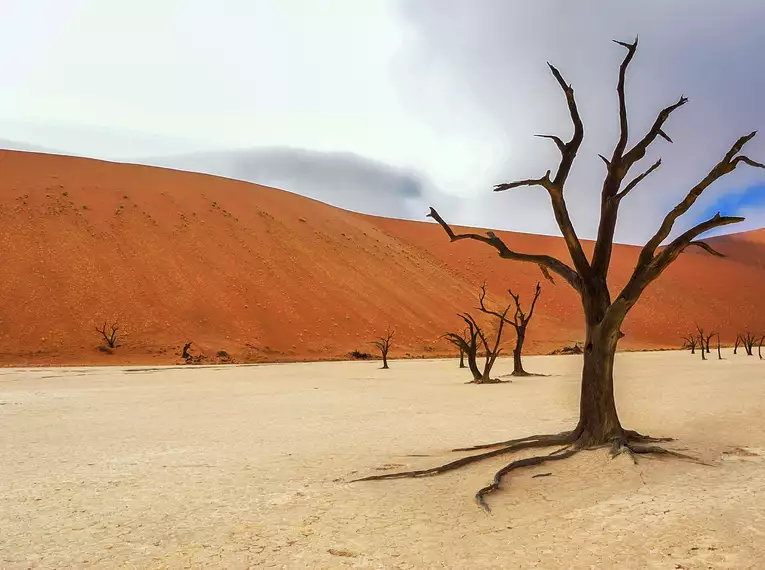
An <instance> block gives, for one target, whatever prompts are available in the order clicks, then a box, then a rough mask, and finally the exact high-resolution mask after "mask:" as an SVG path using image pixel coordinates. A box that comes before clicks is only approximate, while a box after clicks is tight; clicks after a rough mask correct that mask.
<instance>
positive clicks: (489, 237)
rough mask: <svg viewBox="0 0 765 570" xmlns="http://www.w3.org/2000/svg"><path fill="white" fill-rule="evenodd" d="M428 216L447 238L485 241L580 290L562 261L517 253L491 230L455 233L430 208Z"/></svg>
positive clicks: (577, 280)
mask: <svg viewBox="0 0 765 570" xmlns="http://www.w3.org/2000/svg"><path fill="white" fill-rule="evenodd" d="M428 217H429V218H433V219H434V220H436V221H437V222H438V223H439V224H440V225H441V227H442V228H443V229H444V231H445V232H446V234H447V235H448V236H449V239H450V240H451V241H453V242H454V241H458V240H463V239H471V240H476V241H480V242H483V243H486V244H488V245H490V246H492V247H493V248H494V249H496V250H497V251H498V252H499V256H500V257H502V258H503V259H512V260H515V261H525V262H529V263H536V264H537V265H538V266H539V267H540V269H541V268H544V269H543V270H542V273H543V274H544V273H545V270H549V271H552V272H554V273H557V274H558V275H560V276H561V277H563V279H565V280H566V282H567V283H568V284H569V285H571V287H573V288H574V289H575V290H576V291H579V290H580V287H581V285H580V278H579V276H578V275H577V273H576V271H574V270H573V269H572V268H571V267H569V266H568V265H566V264H565V263H563V262H562V261H560V260H558V259H556V258H554V257H551V256H549V255H533V254H528V253H518V252H516V251H513V250H511V249H510V248H509V247H507V245H505V243H504V242H503V241H502V240H501V239H500V238H498V237H497V236H496V235H495V234H494V233H493V232H487V233H486V235H485V236H482V235H480V234H472V233H468V234H455V233H454V230H452V228H451V227H450V226H449V224H447V223H446V222H445V221H444V219H443V218H442V217H441V216H440V215H439V213H438V212H437V211H436V210H435V209H434V208H431V209H430V213H429V214H428ZM545 278H548V279H549V272H548V273H547V275H545Z"/></svg>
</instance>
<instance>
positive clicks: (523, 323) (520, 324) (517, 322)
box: [507, 283, 542, 376]
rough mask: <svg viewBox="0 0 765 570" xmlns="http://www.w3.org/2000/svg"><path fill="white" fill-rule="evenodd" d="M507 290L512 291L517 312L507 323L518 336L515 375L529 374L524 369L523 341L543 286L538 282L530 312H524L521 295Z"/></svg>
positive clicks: (514, 365)
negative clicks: (522, 359)
mask: <svg viewBox="0 0 765 570" xmlns="http://www.w3.org/2000/svg"><path fill="white" fill-rule="evenodd" d="M507 292H508V293H510V296H511V297H512V298H513V303H515V314H514V315H513V318H512V320H510V319H507V323H508V324H510V325H511V326H512V327H513V328H514V329H515V337H516V341H515V348H514V349H513V376H529V373H528V372H526V371H525V370H524V369H523V362H522V361H521V354H522V352H523V342H524V341H525V340H526V327H528V326H529V321H531V317H533V316H534V307H535V306H536V304H537V299H539V294H540V293H541V292H542V287H541V286H540V284H539V283H537V287H536V289H535V290H534V297H533V298H532V299H531V305H530V307H529V312H528V314H526V313H524V312H523V309H521V301H520V296H519V295H516V294H515V293H513V292H512V290H510V289H508V290H507Z"/></svg>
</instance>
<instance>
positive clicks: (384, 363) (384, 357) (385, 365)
mask: <svg viewBox="0 0 765 570" xmlns="http://www.w3.org/2000/svg"><path fill="white" fill-rule="evenodd" d="M382 357H383V365H382V367H383V370H388V369H389V368H388V353H387V352H383V355H382Z"/></svg>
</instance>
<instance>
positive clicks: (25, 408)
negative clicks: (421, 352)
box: [0, 352, 765, 570]
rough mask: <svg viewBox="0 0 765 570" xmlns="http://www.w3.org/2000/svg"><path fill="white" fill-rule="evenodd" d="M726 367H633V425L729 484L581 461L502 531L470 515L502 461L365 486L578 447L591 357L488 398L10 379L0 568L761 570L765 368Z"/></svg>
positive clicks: (355, 389) (693, 470) (628, 383)
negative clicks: (532, 442)
mask: <svg viewBox="0 0 765 570" xmlns="http://www.w3.org/2000/svg"><path fill="white" fill-rule="evenodd" d="M725 357H726V359H725V360H722V361H718V360H716V359H714V360H709V361H707V362H701V360H700V359H698V358H697V357H692V356H690V355H689V354H687V353H672V352H664V353H641V354H637V353H635V354H619V355H618V356H617V364H616V368H617V386H616V392H617V402H618V406H619V410H620V414H621V417H622V421H623V423H624V424H625V426H627V427H631V428H635V429H638V430H640V431H642V432H644V433H651V434H653V435H657V436H674V437H677V438H679V440H678V441H677V442H676V443H675V444H673V445H674V446H675V448H687V450H688V452H690V453H694V454H697V455H698V456H699V457H701V458H703V459H704V460H706V461H708V462H711V463H713V464H714V466H712V467H705V466H701V465H696V464H692V463H687V462H682V461H678V460H659V459H641V460H640V461H639V463H638V465H633V464H632V462H631V461H630V460H629V458H627V457H626V456H620V457H618V458H616V459H613V460H612V459H610V457H609V455H608V453H607V451H606V450H598V451H591V452H585V453H580V454H578V455H576V456H574V457H573V458H571V459H568V460H566V461H561V462H557V463H554V464H550V465H544V466H540V467H538V468H533V469H529V470H527V471H521V472H518V473H516V474H514V475H511V476H510V477H508V479H507V480H506V481H505V483H504V486H503V488H502V490H501V491H499V492H497V493H495V494H493V495H491V496H490V497H489V499H488V501H489V503H490V505H491V507H492V513H491V514H490V515H487V514H485V513H484V512H483V511H481V510H480V509H479V508H478V507H477V506H476V504H475V503H474V502H473V501H472V495H473V493H474V492H475V491H476V490H477V489H478V488H479V487H482V486H483V485H485V484H486V483H487V482H488V481H489V480H490V478H491V476H492V475H493V473H494V471H496V470H497V469H499V468H500V467H501V466H502V465H503V464H504V462H506V461H503V459H502V458H498V459H492V460H489V461H486V462H483V463H480V464H477V465H474V466H471V467H468V468H465V469H462V470H460V471H456V472H453V473H450V474H446V475H443V476H439V477H431V478H420V479H414V480H396V481H382V482H366V483H353V484H351V483H348V480H350V479H352V478H353V477H360V476H363V475H369V474H374V473H381V472H386V471H388V470H393V469H401V468H414V467H425V466H432V465H435V464H437V463H439V462H441V461H445V460H447V459H450V458H453V457H455V456H458V454H453V453H450V452H449V450H450V449H451V448H452V447H457V446H465V445H471V444H476V443H484V442H489V441H496V440H501V439H506V438H510V437H520V436H523V435H528V434H531V433H544V432H557V431H560V430H563V429H566V428H569V427H572V426H573V425H574V424H575V421H576V417H577V391H578V384H579V383H578V371H579V368H580V366H581V357H576V356H571V357H568V356H566V357H534V358H528V359H527V361H526V366H527V369H529V370H531V371H534V372H540V373H545V374H549V376H547V377H531V378H522V379H517V380H513V382H512V383H508V384H499V385H489V386H475V385H466V384H464V383H463V382H464V381H465V380H467V374H466V372H465V371H460V370H459V369H458V368H457V367H456V361H455V360H448V361H425V360H419V361H418V360H414V361H393V362H392V364H391V366H392V367H391V370H389V371H381V370H379V369H378V368H377V366H378V364H377V363H372V362H355V363H345V362H327V363H319V364H286V365H262V366H232V367H199V368H189V367H187V368H108V369H104V368H68V369H35V370H17V369H5V370H2V371H0V449H1V450H2V461H0V568H3V569H13V570H15V569H22V568H23V569H26V568H136V569H138V568H140V569H143V568H157V569H158V568H173V569H174V568H227V569H229V568H230V569H239V568H286V569H309V568H310V569H342V568H364V569H372V568H374V569H423V570H425V569H428V570H431V569H434V568H455V569H466V568H470V569H488V568H513V569H515V568H519V569H525V568H544V569H569V568H619V569H644V568H648V569H654V568H655V569H668V570H673V569H686V570H690V569H694V570H695V569H708V568H715V569H717V568H730V569H736V570H744V569H748V568H762V567H763V560H764V559H765V419H764V418H765V364H763V362H762V361H760V360H758V359H757V357H756V356H755V357H746V356H741V355H738V356H733V355H732V354H730V353H726V354H725ZM511 369H512V362H509V361H507V360H504V361H500V362H499V363H498V365H497V367H496V372H497V374H506V373H508V372H510V370H511ZM543 473H550V475H549V476H544V477H536V478H535V477H533V475H539V474H543Z"/></svg>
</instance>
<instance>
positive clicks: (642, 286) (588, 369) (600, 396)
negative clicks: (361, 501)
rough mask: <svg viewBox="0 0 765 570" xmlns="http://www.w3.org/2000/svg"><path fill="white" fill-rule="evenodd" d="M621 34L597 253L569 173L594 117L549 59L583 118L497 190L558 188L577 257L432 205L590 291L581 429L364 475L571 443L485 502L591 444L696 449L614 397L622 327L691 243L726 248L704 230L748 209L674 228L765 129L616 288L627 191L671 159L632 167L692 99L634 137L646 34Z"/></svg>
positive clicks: (632, 450) (558, 215)
mask: <svg viewBox="0 0 765 570" xmlns="http://www.w3.org/2000/svg"><path fill="white" fill-rule="evenodd" d="M616 43H617V44H618V45H619V46H621V47H623V48H624V49H625V50H626V52H627V53H626V55H625V56H624V59H623V60H622V63H621V65H620V66H619V73H618V81H617V84H616V94H617V100H618V124H619V135H618V140H617V141H616V144H615V146H614V148H613V152H612V153H611V155H610V157H606V156H604V155H601V156H600V158H601V159H602V160H603V163H604V164H605V174H604V177H603V185H602V190H601V192H600V200H599V203H598V204H597V205H595V207H594V210H593V211H598V212H599V213H600V221H599V223H598V230H597V238H596V240H595V243H594V244H593V248H592V254H591V255H590V256H588V255H587V254H586V253H585V249H584V247H583V246H582V242H581V240H580V238H579V236H578V235H577V232H576V229H575V228H574V224H573V222H572V220H571V216H570V214H569V211H568V205H567V203H566V198H565V189H566V186H567V182H568V179H569V174H570V173H571V171H572V168H573V166H574V163H575V161H576V159H577V155H578V153H579V149H580V147H581V145H582V141H583V140H584V123H583V121H582V117H581V114H580V113H579V107H578V104H577V101H576V97H575V96H574V88H573V87H572V86H571V84H570V83H568V82H567V81H566V80H565V79H564V78H563V75H562V74H561V73H560V71H558V69H557V68H555V67H554V66H553V65H550V64H548V66H549V68H550V71H551V72H552V75H553V77H554V78H555V81H556V82H557V84H558V86H559V87H560V88H561V90H562V91H563V94H564V96H565V99H566V104H567V106H568V112H569V117H570V119H571V123H572V125H573V133H572V136H571V138H570V139H568V140H564V139H563V138H562V137H559V136H557V135H548V134H545V135H540V136H542V137H543V138H545V139H547V140H550V141H552V142H553V143H555V146H556V147H557V149H558V150H559V151H560V162H559V163H558V164H557V166H556V167H555V171H554V172H553V170H548V171H547V172H545V173H544V174H542V175H541V176H539V177H536V178H526V179H521V180H515V181H512V182H507V183H504V184H498V185H496V186H495V187H494V190H495V191H504V190H511V189H513V188H521V187H536V188H541V189H542V190H544V191H545V192H546V193H547V195H548V196H549V198H550V205H551V207H552V210H553V213H554V215H555V221H556V222H557V224H558V228H559V229H560V231H561V233H562V235H563V242H564V244H565V246H566V248H567V250H568V256H567V258H564V259H559V258H557V257H554V256H551V255H549V254H545V253H527V252H522V251H518V250H517V249H516V248H515V247H514V246H513V244H512V243H509V242H506V241H505V239H503V238H501V237H500V236H499V235H497V234H496V233H495V232H492V231H488V232H486V233H485V234H481V233H477V232H465V233H456V232H455V231H454V229H453V228H452V227H451V226H450V225H449V224H448V223H447V222H446V221H445V220H444V219H443V218H442V217H441V216H440V215H439V213H438V212H437V211H436V210H435V208H432V207H431V209H430V213H429V214H428V216H429V217H431V218H433V219H434V220H435V221H436V222H438V223H439V224H440V225H441V227H442V228H443V230H444V231H445V232H446V235H447V236H448V237H449V239H450V240H451V241H452V242H455V241H460V240H472V241H479V242H481V243H483V244H485V245H487V246H489V247H492V248H493V249H494V250H496V252H497V253H498V254H499V256H500V257H501V258H502V259H507V260H513V261H519V262H525V263H533V264H535V265H537V266H538V267H539V268H540V270H541V271H542V274H543V275H544V277H545V278H547V279H550V280H552V278H553V276H552V274H555V275H557V276H558V277H559V278H561V279H563V281H565V282H566V283H567V284H568V285H570V286H571V288H572V289H574V291H576V293H577V294H578V295H579V296H580V297H581V301H582V310H583V313H584V325H585V333H586V340H585V345H584V355H583V358H584V363H583V367H582V380H581V386H580V398H579V418H578V422H577V424H576V425H575V426H573V429H572V430H570V431H567V432H563V433H558V434H548V435H533V436H529V437H524V438H520V439H512V440H508V441H503V442H498V443H492V444H486V445H479V446H476V447H474V448H473V449H474V450H475V449H483V450H484V451H483V452H480V453H476V454H474V455H471V456H468V457H465V458H462V459H460V460H457V461H452V462H450V463H447V464H445V465H442V466H440V467H434V468H431V469H426V470H418V471H408V472H402V473H387V474H385V475H376V476H372V477H367V478H365V479H364V480H372V479H394V478H402V477H421V476H424V475H437V474H439V473H443V472H446V471H450V470H452V469H457V468H459V467H462V466H463V465H468V464H471V463H474V462H477V461H481V460H482V459H486V458H489V457H496V456H498V455H501V454H508V455H509V454H512V453H515V452H517V451H521V450H526V449H531V448H542V447H551V446H561V448H560V449H559V450H558V451H557V452H553V453H551V454H542V455H537V456H533V457H525V458H523V459H518V460H515V461H511V462H510V463H509V464H508V465H506V466H505V467H503V468H502V469H500V470H499V471H498V472H497V473H496V474H495V475H494V478H493V480H492V482H491V483H490V484H488V485H487V486H486V487H484V488H482V489H480V490H479V491H478V492H477V493H476V495H475V498H476V501H477V502H478V504H479V505H480V506H481V507H483V508H484V509H486V510H488V508H489V507H488V504H487V503H486V500H485V498H486V496H487V495H488V494H489V493H492V492H494V491H496V490H497V489H499V488H500V485H501V482H502V479H503V478H504V477H505V476H506V475H507V474H509V473H511V472H514V471H515V470H517V469H521V468H524V467H529V466H532V465H541V464H544V463H548V462H551V461H560V460H563V459H566V458H568V457H571V456H572V455H574V454H576V453H578V452H580V451H582V450H585V449H598V448H602V447H604V446H609V447H610V448H611V450H612V454H613V455H614V456H616V455H619V454H621V453H626V454H628V455H629V456H631V457H633V458H634V457H636V456H637V455H638V454H663V455H672V456H675V457H678V456H680V457H684V458H685V459H689V460H691V459H693V458H691V457H689V456H684V455H683V454H681V453H679V452H677V451H673V450H669V449H666V448H664V447H660V446H658V445H655V443H656V442H657V441H659V438H652V437H650V436H645V435H641V434H639V433H637V432H636V431H633V430H629V429H625V428H624V427H623V426H622V424H621V421H620V419H619V414H618V413H617V409H616V401H615V399H614V357H615V354H616V348H617V344H618V342H619V339H620V336H621V335H620V327H621V325H622V323H623V322H624V320H625V318H626V317H627V315H628V313H629V312H630V310H631V309H632V308H633V307H634V306H635V304H636V303H637V302H638V301H639V300H640V298H641V296H642V295H643V293H644V292H645V290H646V289H647V288H648V286H649V285H650V284H651V283H653V282H654V281H655V280H656V279H657V278H658V277H659V276H660V275H661V274H662V273H663V272H664V271H666V269H667V268H668V267H669V266H670V265H671V264H672V263H673V262H674V261H675V260H676V259H677V258H678V257H679V256H680V255H681V254H682V253H683V252H684V251H686V250H687V249H688V248H690V247H698V248H700V249H703V250H704V251H706V252H707V253H710V254H712V255H717V256H722V254H721V253H720V252H718V251H716V250H715V249H714V248H713V247H712V246H711V245H710V244H709V243H707V242H705V241H702V240H701V239H700V237H701V236H702V235H703V234H704V233H706V232H708V231H710V230H715V229H718V228H721V227H723V226H727V225H729V224H735V223H738V222H742V221H743V220H744V218H742V217H739V216H722V215H720V214H719V213H717V214H715V215H714V216H712V217H711V218H709V219H705V220H703V221H701V222H699V223H696V224H694V225H692V227H690V228H689V229H688V230H686V231H684V232H682V233H679V234H677V235H676V236H675V237H674V238H670V236H671V235H672V233H673V228H674V226H675V223H676V222H677V220H678V219H679V218H680V217H681V216H682V215H683V214H685V213H686V212H688V210H690V208H691V207H692V206H693V205H694V203H695V202H696V201H697V200H698V198H699V197H700V196H701V195H702V194H703V193H704V192H705V191H706V190H707V189H708V188H709V187H710V186H712V185H713V184H714V183H715V182H716V181H718V180H719V179H721V178H723V177H725V176H727V175H728V174H730V173H732V172H733V171H735V170H736V169H737V168H738V167H739V166H743V165H748V166H753V167H756V168H765V164H761V163H759V162H756V161H754V160H752V159H751V158H749V157H748V156H746V155H744V154H741V152H742V150H743V148H744V146H745V145H746V144H747V143H748V142H749V141H751V140H752V139H753V138H754V137H755V135H756V134H757V133H756V131H754V132H751V133H749V134H747V135H744V136H742V137H740V138H739V139H738V140H736V141H735V142H734V143H733V144H732V146H731V147H730V149H729V150H728V151H727V152H726V153H725V155H724V156H723V157H722V158H721V159H720V160H719V162H717V164H715V165H713V166H711V168H710V169H709V170H708V171H706V172H705V173H703V174H702V176H701V177H700V180H699V181H698V182H697V183H696V184H695V185H693V186H692V187H690V188H689V189H688V190H687V191H686V192H685V196H684V197H683V198H682V200H680V201H679V202H678V203H677V205H676V206H675V207H674V208H672V210H670V211H669V212H668V213H667V215H666V216H665V217H664V219H663V220H662V221H661V223H660V224H659V226H658V228H657V230H656V232H655V233H654V234H653V236H652V237H651V238H650V239H649V240H648V241H647V242H646V244H645V245H644V246H643V247H642V249H641V251H640V254H639V255H638V259H637V262H636V263H635V266H634V269H633V271H632V274H631V275H630V276H629V278H628V280H627V282H626V284H625V285H624V287H623V289H622V290H621V291H619V292H618V293H616V294H614V295H612V292H611V291H610V288H609V285H610V283H609V279H608V277H609V268H610V264H611V258H612V253H613V246H614V233H615V230H616V225H617V219H618V216H619V209H620V207H621V205H622V203H624V201H625V199H628V198H629V194H630V193H631V192H633V191H634V190H635V188H637V187H638V186H639V185H640V183H641V182H642V181H644V180H645V179H646V178H647V177H648V176H650V175H651V174H652V173H653V172H655V171H656V170H657V169H658V168H659V167H660V166H661V160H659V161H657V162H655V163H654V164H653V165H651V166H649V167H647V168H645V169H643V170H642V172H640V173H639V174H637V175H635V176H634V177H632V176H631V174H630V172H631V171H633V168H634V167H635V166H636V165H638V163H639V162H640V161H641V160H642V159H643V158H645V156H646V155H647V154H648V152H649V150H652V149H653V148H654V143H656V142H657V141H659V140H664V141H667V142H672V141H671V139H670V137H669V135H668V134H667V131H666V124H667V121H668V120H669V118H670V116H671V115H672V114H673V113H674V112H675V111H676V110H677V109H679V108H681V107H683V106H684V105H685V104H686V103H687V102H688V99H687V98H686V97H684V96H681V97H680V98H679V99H678V100H677V102H675V103H673V104H671V105H668V106H667V107H665V108H664V109H662V110H661V111H660V112H659V113H658V115H657V116H656V119H655V120H654V122H653V123H652V125H651V126H650V127H649V128H648V130H647V132H645V133H642V134H639V135H637V136H633V140H632V141H630V128H629V117H628V112H627V97H626V89H625V85H626V77H627V70H628V68H629V66H630V63H631V62H632V60H633V58H634V56H635V53H636V51H637V47H638V40H637V38H636V39H635V41H634V42H632V43H629V42H622V41H616ZM633 172H634V171H633ZM665 241H666V242H667V243H665ZM569 259H570V262H569ZM486 449H490V451H485V450H486Z"/></svg>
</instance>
